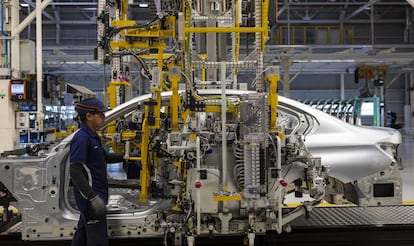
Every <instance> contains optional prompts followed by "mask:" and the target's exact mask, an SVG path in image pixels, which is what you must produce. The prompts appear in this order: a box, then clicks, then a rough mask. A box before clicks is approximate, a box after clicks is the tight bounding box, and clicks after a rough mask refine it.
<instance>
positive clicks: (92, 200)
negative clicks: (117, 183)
mask: <svg viewBox="0 0 414 246" xmlns="http://www.w3.org/2000/svg"><path fill="white" fill-rule="evenodd" d="M75 110H76V112H77V113H78V117H79V118H80V120H81V122H82V123H81V126H80V129H79V130H78V131H77V132H76V133H75V136H74V137H73V139H72V141H71V146H70V164H71V165H70V177H71V179H72V183H73V185H74V192H75V200H76V205H77V207H78V210H79V211H80V218H79V222H78V226H77V230H76V232H75V235H74V237H73V240H72V245H73V246H84V245H85V246H92V245H96V246H98V245H99V246H106V245H108V232H107V222H106V204H107V203H108V180H107V171H106V163H107V162H108V163H109V162H120V161H122V156H121V155H113V154H112V155H108V154H107V153H106V152H105V150H104V149H103V147H102V145H101V139H100V137H99V136H98V134H97V133H96V129H98V128H99V127H102V126H103V124H104V120H105V115H104V112H105V111H107V108H106V107H105V106H104V104H103V103H102V102H101V101H100V100H98V99H96V98H91V99H86V100H83V101H81V102H79V103H77V104H76V105H75Z"/></svg>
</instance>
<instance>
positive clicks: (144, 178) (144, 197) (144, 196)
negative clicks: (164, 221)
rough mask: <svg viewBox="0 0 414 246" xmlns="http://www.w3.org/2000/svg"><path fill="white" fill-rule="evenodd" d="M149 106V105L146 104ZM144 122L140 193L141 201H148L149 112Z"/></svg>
mask: <svg viewBox="0 0 414 246" xmlns="http://www.w3.org/2000/svg"><path fill="white" fill-rule="evenodd" d="M146 107H148V106H146ZM145 111H147V110H145ZM145 115H146V117H145V118H144V120H143V122H142V140H141V172H140V179H139V180H140V183H141V191H140V194H139V201H140V202H143V203H146V202H148V186H149V175H150V174H149V170H148V159H147V157H148V140H149V139H148V138H149V133H148V132H149V128H148V118H147V117H148V114H145Z"/></svg>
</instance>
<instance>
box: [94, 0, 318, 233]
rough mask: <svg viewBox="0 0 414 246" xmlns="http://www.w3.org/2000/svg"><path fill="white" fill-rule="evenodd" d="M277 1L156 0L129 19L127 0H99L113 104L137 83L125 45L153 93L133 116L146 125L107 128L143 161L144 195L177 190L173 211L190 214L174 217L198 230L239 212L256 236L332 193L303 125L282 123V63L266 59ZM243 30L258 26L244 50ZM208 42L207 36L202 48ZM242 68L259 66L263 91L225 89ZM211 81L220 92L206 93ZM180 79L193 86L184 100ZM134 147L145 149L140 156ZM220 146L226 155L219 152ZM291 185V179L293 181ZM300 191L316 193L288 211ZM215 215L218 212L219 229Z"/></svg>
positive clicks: (116, 145)
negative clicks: (226, 52) (290, 129)
mask: <svg viewBox="0 0 414 246" xmlns="http://www.w3.org/2000/svg"><path fill="white" fill-rule="evenodd" d="M268 4H269V1H266V0H264V1H262V0H255V1H238V0H236V1H224V0H223V1H216V0H214V1H191V0H189V1H188V0H185V1H155V5H156V8H157V15H156V16H155V17H154V18H153V19H152V20H151V21H150V22H148V23H139V22H137V21H134V20H130V19H128V2H127V1H126V0H122V1H111V0H109V1H102V0H100V1H99V3H98V13H99V22H98V23H99V24H98V42H99V45H100V48H99V50H98V57H99V60H100V61H101V62H102V63H108V64H110V66H111V82H110V85H109V88H108V95H109V99H110V107H111V108H114V107H115V106H117V105H119V104H120V103H122V102H124V101H125V100H126V95H127V94H128V93H127V91H128V87H130V83H131V81H130V79H129V78H128V77H129V76H128V74H129V68H128V67H127V64H126V65H125V62H124V58H125V57H127V56H129V57H131V56H132V57H133V58H135V59H136V60H137V61H138V62H139V63H140V64H141V67H142V74H143V75H144V76H146V77H147V78H148V79H149V81H150V88H149V89H150V91H151V94H152V96H151V98H149V99H147V101H146V102H145V103H144V105H142V106H143V108H144V109H143V110H142V111H137V112H136V113H135V114H136V115H135V116H133V117H132V118H133V119H135V120H134V122H135V123H138V124H139V127H138V128H139V129H140V132H141V134H140V135H137V134H136V132H135V131H131V130H122V128H121V127H119V125H121V123H122V122H120V121H114V122H113V123H112V124H111V125H110V126H109V127H108V128H106V129H104V130H103V132H102V135H103V137H104V138H106V139H110V141H109V144H110V145H111V147H112V149H113V150H114V151H115V152H122V153H125V159H126V160H128V161H129V163H138V164H139V166H140V167H141V170H140V178H139V182H140V196H139V201H140V202H141V203H145V202H148V199H149V197H150V196H151V193H150V190H156V188H157V187H158V188H160V187H162V188H160V189H164V190H163V192H165V193H167V194H168V193H169V194H168V195H171V196H172V197H174V199H173V200H172V213H173V214H185V215H186V216H185V220H184V221H180V220H181V219H180V220H179V221H172V222H171V223H179V224H180V227H184V228H187V229H186V230H187V232H188V234H187V235H189V236H192V235H193V233H194V235H199V234H202V233H212V231H213V230H215V231H216V230H217V231H218V233H225V234H226V233H228V232H229V227H230V226H231V225H230V223H229V221H230V220H231V219H240V223H239V225H236V226H238V227H239V228H244V229H243V230H245V232H246V233H248V234H249V239H250V240H254V234H255V233H256V232H258V231H260V232H265V231H266V230H277V231H278V232H279V233H280V232H282V230H283V225H285V224H286V223H287V222H289V221H291V220H293V219H294V218H296V217H298V216H300V215H301V214H303V213H305V212H306V211H310V210H311V209H312V207H313V206H315V205H317V204H318V203H319V202H320V201H321V200H322V198H323V196H324V186H325V184H324V178H323V175H324V171H323V167H322V166H321V162H320V160H319V159H318V158H315V157H313V156H312V155H311V154H310V153H309V152H308V151H307V150H306V148H305V146H304V144H303V142H302V140H301V136H290V135H286V134H285V132H284V131H283V129H280V128H278V126H277V104H278V95H277V81H278V80H279V70H278V68H277V67H269V68H264V67H263V52H264V48H265V43H266V41H267V39H268V26H267V25H268V24H267V23H268V20H267V16H268V14H267V11H268ZM248 15H253V16H254V19H255V20H256V21H255V23H254V26H249V27H248V26H242V24H243V18H244V17H246V16H248ZM243 33H254V34H255V49H254V51H253V52H252V53H251V54H249V55H248V56H246V57H245V58H244V59H243V60H241V59H240V54H239V47H240V35H241V34H243ZM223 35H224V42H220V40H219V39H220V38H221V36H223ZM227 37H230V39H231V44H232V45H231V60H230V61H226V60H221V61H219V60H218V59H217V57H218V56H219V55H217V50H219V47H217V45H216V43H218V44H219V45H224V46H225V47H226V43H227ZM198 46H204V48H205V51H206V54H205V55H204V56H202V55H201V56H200V55H199V53H200V50H202V48H201V49H200V47H198ZM211 46H213V48H211ZM241 69H249V70H250V71H252V73H255V80H254V81H253V83H254V86H255V90H256V93H253V94H248V95H245V96H244V97H243V98H242V99H240V98H238V97H231V96H228V95H226V89H237V88H238V85H239V81H238V80H237V78H238V76H237V73H238V71H239V70H241ZM218 72H219V73H218ZM206 88H210V89H211V88H216V89H220V93H219V94H217V95H207V96H203V95H200V94H199V93H198V92H197V90H199V89H206ZM180 89H182V90H184V92H183V93H185V95H186V96H184V100H183V101H181V96H180V95H179V94H180V93H181V92H180ZM163 91H169V92H171V96H170V97H169V103H167V104H166V103H165V102H163V101H162V98H161V92H163ZM161 112H167V114H163V115H168V118H163V116H162V115H161ZM252 112H254V113H252ZM137 136H139V137H137ZM157 146H158V147H157ZM160 146H161V147H160ZM163 147H165V150H164V149H163ZM132 150H136V151H138V152H139V153H140V155H135V156H134V155H132V154H131V153H132V152H133V151H132ZM136 151H135V152H136ZM164 152H166V153H164ZM210 153H211V154H210ZM282 153H283V154H282ZM220 155H221V163H214V161H213V160H215V159H219V158H217V157H218V156H220ZM209 156H210V157H209ZM212 156H215V157H216V158H214V157H212ZM287 166H289V168H285V167H287ZM290 169H292V170H296V171H295V173H294V174H292V173H290V172H289V170H290ZM231 170H234V174H233V172H232V171H231ZM154 180H156V181H154ZM163 182H170V184H171V182H172V183H173V184H174V186H173V187H174V188H172V189H166V187H168V185H167V183H165V184H163ZM154 185H155V186H156V187H153V186H154ZM290 185H293V188H292V187H291V188H288V189H287V187H290ZM295 187H296V188H295ZM294 191H296V192H299V191H300V192H304V193H309V194H310V197H311V198H312V199H311V200H310V201H308V202H305V203H304V204H303V205H301V206H300V207H299V208H297V209H295V210H293V211H292V212H290V213H289V214H283V213H282V203H283V198H284V196H285V193H287V192H288V193H289V192H294ZM167 194H166V195H167ZM192 209H194V211H193V210H192ZM193 213H194V215H195V217H193V216H192V214H193ZM173 217H174V216H171V218H173ZM243 218H245V219H243ZM214 220H218V221H220V225H221V226H220V228H218V227H216V226H215V225H214V223H212V221H214ZM233 226H234V225H233Z"/></svg>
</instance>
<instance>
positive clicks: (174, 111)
mask: <svg viewBox="0 0 414 246" xmlns="http://www.w3.org/2000/svg"><path fill="white" fill-rule="evenodd" d="M170 71H172V72H170V75H171V76H170V81H171V90H172V95H171V97H170V108H171V121H172V122H171V126H172V131H173V132H178V130H179V128H178V112H179V110H178V108H179V107H180V95H178V83H179V82H180V79H181V76H180V74H179V73H177V72H178V71H179V68H170Z"/></svg>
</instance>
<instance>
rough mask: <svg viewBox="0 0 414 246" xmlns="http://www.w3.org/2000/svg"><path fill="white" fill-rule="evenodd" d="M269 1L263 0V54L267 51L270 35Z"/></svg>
mask: <svg viewBox="0 0 414 246" xmlns="http://www.w3.org/2000/svg"><path fill="white" fill-rule="evenodd" d="M268 11H269V0H263V1H262V28H264V29H265V30H264V31H263V32H262V43H261V48H262V52H263V51H264V49H265V45H266V42H267V40H268V39H269V34H268V28H267V25H268V21H269V20H268V19H269V17H268V16H269V14H268Z"/></svg>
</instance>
